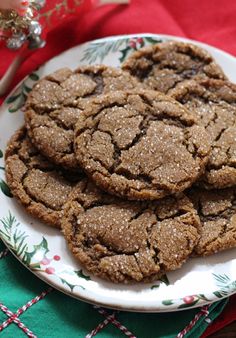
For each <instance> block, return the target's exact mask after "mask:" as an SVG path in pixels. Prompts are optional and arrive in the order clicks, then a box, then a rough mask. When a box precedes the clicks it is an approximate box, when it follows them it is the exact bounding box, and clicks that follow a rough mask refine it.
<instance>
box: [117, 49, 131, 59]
mask: <svg viewBox="0 0 236 338" xmlns="http://www.w3.org/2000/svg"><path fill="white" fill-rule="evenodd" d="M130 50H131V47H129V46H127V47H126V48H124V49H121V51H120V52H121V54H122V55H121V57H120V58H119V60H120V62H123V61H124V60H125V59H126V56H127V55H128V54H129V52H130Z"/></svg>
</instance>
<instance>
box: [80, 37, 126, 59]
mask: <svg viewBox="0 0 236 338" xmlns="http://www.w3.org/2000/svg"><path fill="white" fill-rule="evenodd" d="M128 40H129V39H119V40H116V41H107V42H103V43H100V42H95V43H92V44H90V46H89V47H88V48H87V49H86V50H85V51H84V54H83V57H82V58H81V61H86V62H87V63H89V64H91V63H95V62H96V61H99V62H100V63H101V62H102V61H103V60H104V59H105V57H106V56H107V54H109V53H110V52H113V53H115V52H118V51H119V50H120V48H121V46H122V45H123V44H126V42H127V41H128Z"/></svg>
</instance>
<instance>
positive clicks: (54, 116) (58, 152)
mask: <svg viewBox="0 0 236 338" xmlns="http://www.w3.org/2000/svg"><path fill="white" fill-rule="evenodd" d="M138 86H141V84H140V83H138V81H137V80H136V79H135V78H133V77H131V76H130V75H129V74H128V73H127V72H123V71H122V70H120V69H116V68H112V67H107V66H104V65H96V66H84V67H80V68H78V69H77V70H75V71H74V72H72V71H71V70H70V69H68V68H64V69H60V70H58V71H57V72H55V73H53V74H51V75H48V76H46V77H45V78H43V79H42V80H40V81H39V82H38V83H37V84H36V85H35V86H34V88H33V90H32V91H31V93H30V94H29V96H28V99H27V102H26V106H25V123H26V126H27V129H28V133H29V135H30V138H31V139H32V142H33V143H34V145H35V146H36V147H37V148H38V149H39V150H40V152H41V153H42V154H44V156H46V157H47V158H48V159H50V160H51V161H52V162H54V163H55V164H58V165H63V166H65V167H66V168H68V167H69V168H75V167H77V162H76V159H75V155H74V150H73V140H74V126H75V123H76V121H77V119H78V116H79V115H80V112H81V110H83V103H84V101H87V100H88V99H89V98H90V97H92V96H96V95H99V94H103V93H107V92H109V91H113V90H121V89H133V88H136V87H138Z"/></svg>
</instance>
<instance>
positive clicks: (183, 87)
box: [169, 79, 236, 188]
mask: <svg viewBox="0 0 236 338" xmlns="http://www.w3.org/2000/svg"><path fill="white" fill-rule="evenodd" d="M169 94H170V95H171V96H172V97H173V98H174V99H176V100H177V101H179V102H180V103H182V104H183V105H184V106H185V107H186V108H187V109H189V110H190V111H191V112H192V113H193V114H194V115H195V116H196V117H197V120H198V122H199V125H201V126H203V127H204V128H205V129H206V130H207V132H208V133H209V135H210V137H211V143H212V149H211V153H210V158H209V161H208V163H207V166H206V171H205V173H204V175H203V177H202V178H201V180H200V181H201V185H204V187H206V188H225V187H230V186H233V185H235V184H236V167H235V164H236V142H235V139H236V85H235V84H233V83H230V82H228V81H224V80H214V79H205V80H198V81H196V80H188V81H184V82H182V83H181V84H178V85H177V86H176V88H175V89H173V90H171V91H170V92H169Z"/></svg>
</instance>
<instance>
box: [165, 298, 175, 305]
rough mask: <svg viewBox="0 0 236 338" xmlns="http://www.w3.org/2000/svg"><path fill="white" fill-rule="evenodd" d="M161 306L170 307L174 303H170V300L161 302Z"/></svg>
mask: <svg viewBox="0 0 236 338" xmlns="http://www.w3.org/2000/svg"><path fill="white" fill-rule="evenodd" d="M162 304H163V305H165V306H170V305H172V304H174V302H173V301H172V299H166V300H163V301H162Z"/></svg>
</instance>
